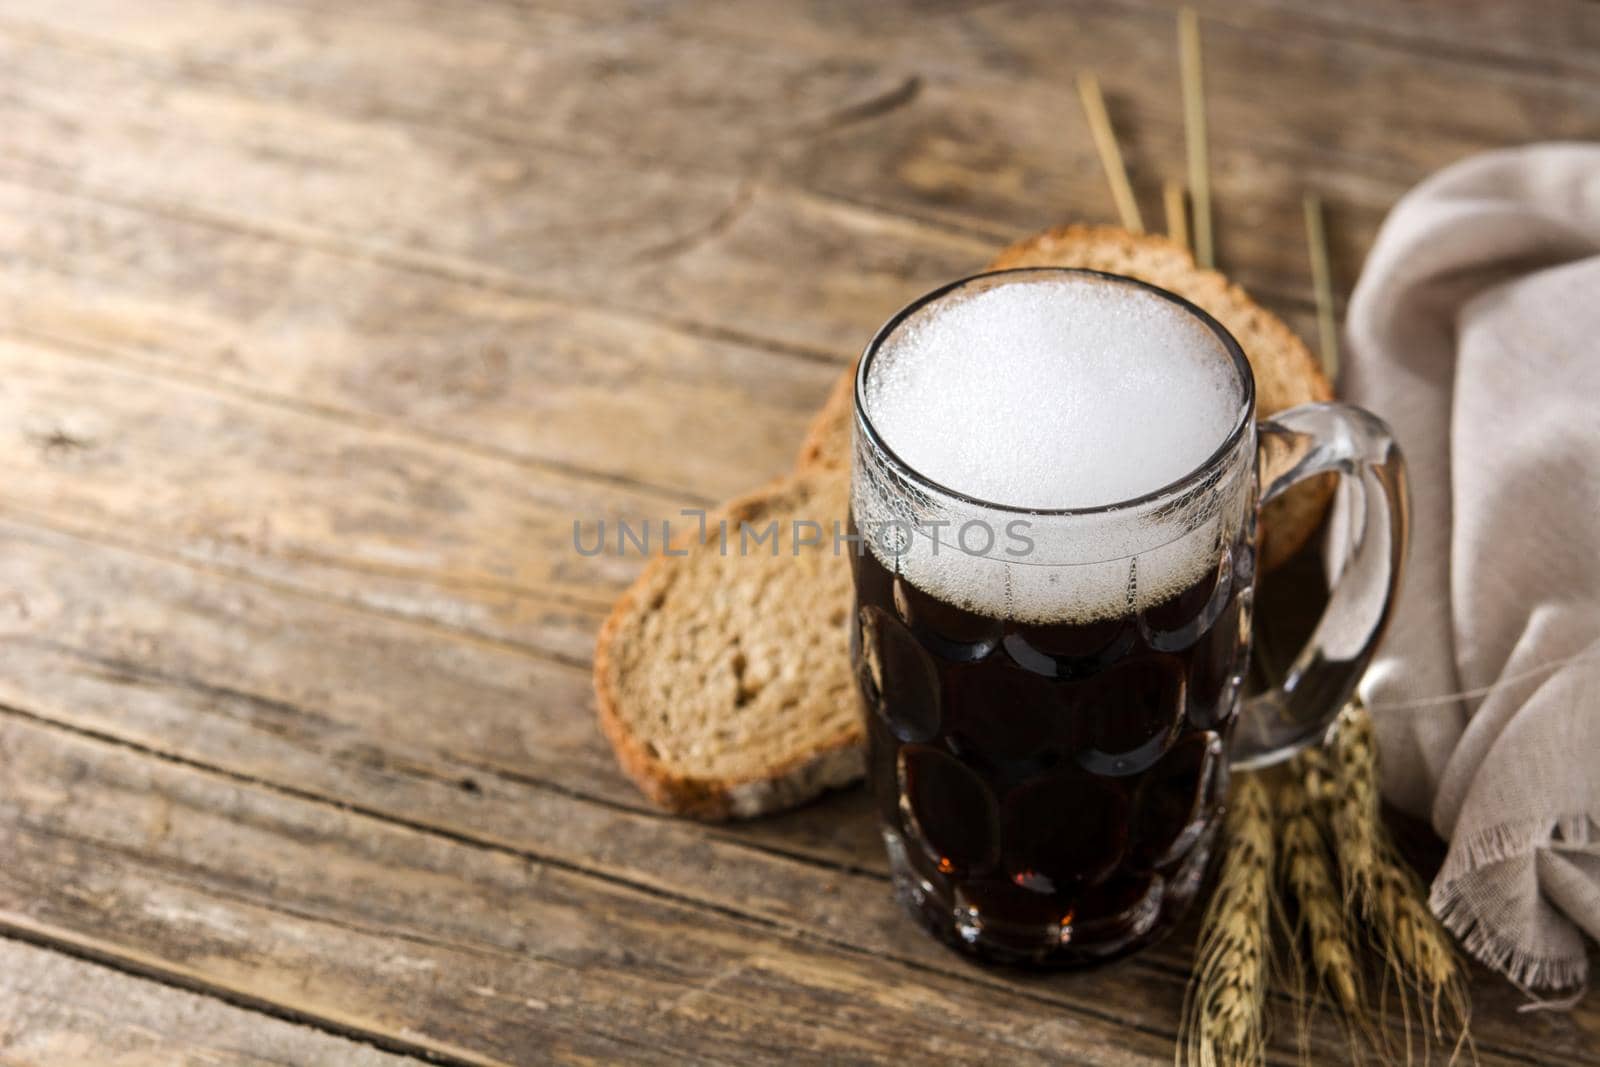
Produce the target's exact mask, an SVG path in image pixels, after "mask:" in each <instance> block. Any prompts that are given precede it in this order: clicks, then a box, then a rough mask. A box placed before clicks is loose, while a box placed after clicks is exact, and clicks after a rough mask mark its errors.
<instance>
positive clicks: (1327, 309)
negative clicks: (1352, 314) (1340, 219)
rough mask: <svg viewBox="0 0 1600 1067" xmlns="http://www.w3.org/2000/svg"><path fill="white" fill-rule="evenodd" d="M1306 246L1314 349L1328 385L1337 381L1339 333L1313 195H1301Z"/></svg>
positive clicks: (1319, 213) (1318, 202)
mask: <svg viewBox="0 0 1600 1067" xmlns="http://www.w3.org/2000/svg"><path fill="white" fill-rule="evenodd" d="M1305 213H1306V247H1307V248H1309V249H1310V251H1311V289H1312V292H1313V293H1314V294H1315V295H1316V299H1317V348H1318V349H1319V351H1320V354H1321V356H1322V370H1323V373H1325V374H1326V375H1327V376H1328V380H1329V381H1330V382H1334V381H1338V380H1339V330H1338V327H1337V326H1335V325H1334V314H1333V267H1332V266H1331V264H1330V260H1329V257H1328V231H1327V228H1326V227H1325V226H1324V225H1323V220H1322V201H1321V199H1319V198H1318V197H1317V195H1316V194H1315V193H1307V194H1306V196H1305Z"/></svg>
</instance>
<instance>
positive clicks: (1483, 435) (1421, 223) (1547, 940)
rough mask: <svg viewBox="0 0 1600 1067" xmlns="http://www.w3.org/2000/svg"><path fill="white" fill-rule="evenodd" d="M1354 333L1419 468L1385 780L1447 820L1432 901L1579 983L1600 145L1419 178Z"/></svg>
mask: <svg viewBox="0 0 1600 1067" xmlns="http://www.w3.org/2000/svg"><path fill="white" fill-rule="evenodd" d="M1347 350H1348V351H1347V357H1346V361H1345V370H1344V373H1345V380H1344V383H1343V389H1342V392H1343V393H1344V395H1345V396H1346V397H1347V398H1348V399H1349V400H1350V401H1352V402H1353V403H1356V404H1360V405H1362V406H1363V407H1367V408H1370V409H1371V410H1373V411H1375V412H1377V413H1378V414H1379V415H1381V416H1382V417H1383V418H1385V419H1386V420H1387V421H1388V422H1389V423H1390V425H1391V426H1392V427H1393V428H1394V431H1395V434H1396V437H1397V438H1398V440H1399V442H1400V446H1401V449H1402V450H1403V452H1404V453H1405V456H1406V460H1407V463H1408V466H1409V468H1410V474H1411V487H1412V500H1413V524H1412V529H1413V531H1414V537H1413V542H1412V549H1411V555H1410V560H1409V564H1408V572H1407V575H1406V581H1405V587H1404V590H1403V592H1402V594H1401V597H1400V601H1399V604H1398V605H1397V607H1396V611H1395V615H1394V618H1393V621H1392V623H1391V627H1390V630H1389V635H1388V637H1387V639H1386V640H1385V642H1384V645H1383V647H1382V649H1381V650H1380V652H1379V655H1378V657H1377V659H1376V660H1375V661H1374V663H1373V666H1372V668H1371V670H1370V671H1369V672H1368V674H1367V677H1366V679H1365V681H1364V682H1363V686H1362V692H1363V696H1364V697H1365V699H1366V700H1367V702H1368V704H1369V705H1370V706H1371V708H1372V711H1373V718H1374V723H1375V725H1376V728H1377V733H1378V742H1379V752H1380V758H1381V761H1382V773H1383V789H1384V795H1385V797H1386V798H1387V799H1388V800H1389V801H1390V802H1391V803H1393V804H1395V805H1396V806H1397V807H1399V808H1400V809H1402V810H1404V811H1407V812H1410V813H1411V814H1414V815H1417V816H1420V817H1423V818H1427V819H1429V820H1430V821H1431V822H1432V824H1433V826H1434V829H1436V830H1437V831H1438V832H1439V834H1440V835H1441V836H1442V837H1444V838H1445V839H1446V840H1448V841H1449V852H1448V855H1447V856H1446V859H1445V862H1444V866H1443V868H1442V869H1441V870H1440V871H1439V874H1438V877H1437V878H1436V879H1435V880H1434V883H1433V887H1432V892H1431V895H1430V904H1431V906H1432V907H1433V910H1434V912H1435V914H1437V915H1438V916H1439V917H1440V919H1442V920H1443V921H1444V923H1445V925H1446V926H1447V927H1449V928H1450V930H1451V931H1452V932H1454V933H1455V934H1456V935H1457V936H1458V937H1460V938H1461V940H1462V943H1463V945H1464V946H1465V947H1466V948H1467V950H1468V951H1469V952H1471V953H1472V954H1473V955H1474V956H1476V957H1477V958H1478V959H1480V960H1482V961H1483V962H1484V963H1486V964H1488V965H1490V966H1492V967H1494V968H1496V969H1497V970H1499V971H1501V972H1502V973H1504V974H1506V975H1507V976H1508V977H1509V978H1511V979H1512V980H1513V981H1514V982H1517V983H1518V984H1520V985H1522V986H1523V987H1524V988H1527V989H1530V990H1537V991H1553V990H1563V989H1570V988H1571V987H1573V986H1576V985H1579V984H1581V983H1583V982H1584V981H1586V979H1587V959H1586V947H1585V944H1584V936H1583V934H1584V932H1587V933H1588V935H1589V936H1590V937H1594V938H1597V939H1600V146H1593V145H1575V144H1557V145H1536V146H1531V147H1528V148H1521V149H1512V150H1507V151H1502V152H1494V153H1490V154H1487V155H1483V156H1478V157H1474V158H1472V159H1469V160H1466V161H1464V162H1461V163H1458V164H1456V165H1454V166H1451V167H1449V168H1447V169H1445V170H1443V171H1441V172H1440V173H1438V174H1436V175H1435V176H1433V177H1432V178H1430V179H1428V180H1427V181H1425V182H1423V183H1422V184H1421V185H1420V186H1418V187H1417V188H1416V189H1414V190H1412V191H1411V192H1410V193H1409V194H1407V195H1406V196H1405V197H1404V198H1403V199H1402V200H1401V201H1400V203H1399V204H1398V205H1397V206H1396V207H1395V209H1394V211H1393V212H1392V213H1391V214H1390V216H1389V217H1388V219H1387V220H1385V222H1384V224H1383V228H1382V230H1381V232H1380V233H1379V235H1378V239H1377V242H1376V244H1375V245H1374V247H1373V250H1372V254H1371V256H1370V257H1369V259H1368V261H1367V265H1366V268H1365V270H1364V271H1363V273H1362V275H1361V279H1360V282H1359V284H1358V285H1357V286H1356V291H1355V294H1354V296H1353V297H1352V299H1351V303H1350V312H1349V317H1348V323H1347ZM1462 694H1466V696H1465V697H1463V695H1462Z"/></svg>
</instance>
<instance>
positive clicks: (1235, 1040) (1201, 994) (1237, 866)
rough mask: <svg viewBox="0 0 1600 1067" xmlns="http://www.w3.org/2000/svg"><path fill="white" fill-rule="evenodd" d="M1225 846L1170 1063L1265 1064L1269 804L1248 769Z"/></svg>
mask: <svg viewBox="0 0 1600 1067" xmlns="http://www.w3.org/2000/svg"><path fill="white" fill-rule="evenodd" d="M1223 834H1224V836H1225V839H1226V847H1225V849H1224V851H1223V856H1222V870H1221V873H1220V874H1219V876H1218V881H1217V887H1216V889H1215V891H1213V893H1212V894H1211V901H1210V903H1208V904H1207V905H1206V912H1205V918H1204V919H1203V920H1202V923H1201V932H1200V944H1199V946H1198V948H1197V949H1196V952H1195V969H1194V975H1193V977H1191V978H1190V980H1189V988H1188V991H1187V992H1186V994H1185V996H1184V1010H1183V1023H1182V1027H1181V1030H1182V1033H1181V1034H1180V1035H1179V1042H1178V1052H1177V1062H1178V1063H1180V1064H1181V1063H1183V1062H1184V1058H1185V1053H1187V1061H1188V1062H1189V1063H1191V1064H1198V1065H1200V1067H1217V1065H1228V1067H1233V1065H1237V1064H1258V1063H1263V1062H1265V1056H1266V1027H1265V1014H1264V1007H1265V1000H1266V988H1267V954H1268V948H1269V946H1268V921H1269V917H1270V911H1271V904H1270V898H1271V892H1272V860H1273V841H1272V810H1271V805H1270V803H1269V801H1268V798H1267V790H1266V788H1265V787H1264V786H1263V785H1262V784H1261V782H1260V780H1259V779H1257V778H1256V776H1254V775H1250V774H1242V775H1240V776H1239V777H1238V778H1237V779H1235V784H1234V788H1233V796H1232V799H1231V801H1230V803H1229V807H1228V813H1227V817H1226V821H1225V823H1224V825H1223Z"/></svg>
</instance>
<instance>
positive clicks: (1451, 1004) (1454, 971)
mask: <svg viewBox="0 0 1600 1067" xmlns="http://www.w3.org/2000/svg"><path fill="white" fill-rule="evenodd" d="M1333 757H1334V760H1333V763H1334V765H1333V784H1334V789H1333V791H1332V794H1331V797H1330V800H1329V812H1330V821H1331V823H1332V826H1333V835H1334V843H1335V845H1336V847H1337V850H1338V856H1339V870H1340V874H1341V876H1342V881H1343V883H1344V897H1345V902H1346V907H1347V908H1351V907H1353V908H1355V909H1357V910H1358V911H1359V913H1360V915H1361V916H1362V918H1363V919H1364V920H1365V921H1366V924H1367V934H1368V937H1369V939H1370V940H1371V941H1372V942H1373V944H1374V945H1375V946H1376V947H1377V948H1378V949H1379V951H1380V952H1381V953H1382V955H1383V959H1384V965H1385V969H1386V973H1387V975H1388V976H1389V977H1390V978H1392V979H1394V981H1395V986H1396V989H1397V990H1398V994H1399V997H1400V1007H1401V1014H1402V1019H1403V1020H1404V1024H1405V1046H1406V1047H1405V1057H1406V1060H1407V1062H1409V1061H1410V1060H1411V1018H1412V1014H1413V1011H1412V1008H1413V1000H1412V998H1413V997H1415V998H1416V999H1417V1001H1419V1002H1420V1003H1419V1004H1417V1005H1416V1006H1417V1007H1418V1008H1419V1009H1420V1011H1419V1012H1418V1014H1419V1015H1420V1017H1421V1019H1422V1021H1423V1023H1424V1033H1423V1039H1424V1048H1425V1049H1426V1044H1427V1039H1428V1037H1429V1036H1430V1035H1431V1036H1432V1037H1434V1038H1443V1037H1444V1035H1445V1029H1446V1027H1447V1026H1448V1027H1449V1028H1450V1029H1453V1030H1456V1031H1457V1032H1458V1035H1459V1036H1458V1038H1457V1041H1456V1044H1455V1050H1454V1051H1455V1052H1456V1053H1459V1052H1460V1051H1461V1049H1462V1048H1463V1047H1466V1048H1470V1041H1471V1039H1470V1037H1469V1035H1468V1029H1467V1025H1468V1019H1469V1014H1470V1004H1469V1000H1468V997H1467V987H1466V977H1465V974H1464V973H1463V971H1462V968H1461V963H1460V960H1459V959H1458V958H1457V956H1456V953H1455V946H1454V944H1453V943H1452V942H1451V940H1450V935H1449V934H1448V933H1447V932H1446V931H1445V929H1444V927H1443V926H1441V925H1440V923H1439V921H1438V920H1437V919H1436V918H1434V916H1433V913H1432V912H1431V911H1429V910H1428V904H1427V897H1426V895H1425V893H1424V891H1423V887H1422V884H1421V882H1420V881H1419V880H1418V878H1417V876H1416V873H1415V872H1414V871H1412V870H1411V868H1410V867H1409V866H1408V865H1407V864H1406V862H1405V861H1404V860H1403V859H1401V858H1400V856H1399V853H1398V852H1397V851H1396V849H1395V846H1394V843H1393V842H1392V841H1391V840H1390V839H1389V836H1388V833H1387V831H1386V830H1385V829H1384V826H1383V821H1382V816H1381V811H1380V808H1379V798H1378V775H1377V743H1376V740H1375V738H1374V737H1373V731H1372V718H1371V716H1370V715H1369V714H1368V713H1367V710H1366V709H1365V708H1364V707H1361V706H1360V705H1359V704H1352V705H1351V706H1349V707H1347V708H1345V710H1344V711H1343V712H1341V713H1340V715H1339V724H1338V729H1337V731H1336V732H1335V734H1334V739H1333ZM1453 1058H1454V1054H1453V1055H1452V1059H1453Z"/></svg>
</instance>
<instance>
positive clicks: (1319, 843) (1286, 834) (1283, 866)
mask: <svg viewBox="0 0 1600 1067" xmlns="http://www.w3.org/2000/svg"><path fill="white" fill-rule="evenodd" d="M1319 762H1320V761H1319V760H1318V759H1317V758H1316V757H1314V756H1313V757H1307V756H1302V757H1300V758H1298V759H1296V760H1295V762H1294V763H1293V764H1292V765H1291V766H1290V768H1289V774H1288V775H1287V776H1286V778H1285V780H1284V781H1283V783H1282V784H1281V785H1280V786H1279V787H1278V792H1277V804H1278V848H1279V856H1278V877H1279V880H1280V883H1281V885H1282V888H1283V893H1284V895H1285V896H1286V897H1288V898H1290V899H1292V900H1293V901H1294V902H1295V923H1294V934H1295V938H1296V940H1297V941H1304V942H1305V945H1306V949H1307V953H1308V955H1309V958H1310V961H1311V973H1312V976H1313V977H1314V978H1315V980H1316V987H1317V990H1318V992H1319V994H1320V995H1321V996H1324V997H1328V998H1331V999H1332V1001H1333V1003H1334V1004H1335V1006H1336V1007H1337V1008H1338V1009H1339V1012H1340V1014H1341V1015H1342V1016H1343V1017H1344V1020H1345V1025H1346V1027H1347V1030H1348V1032H1349V1035H1350V1038H1351V1041H1352V1044H1353V1043H1354V1042H1355V1040H1356V1039H1357V1038H1358V1037H1370V1035H1371V1033H1372V1028H1371V1021H1370V1018H1369V1016H1368V1014H1367V1010H1366V1001H1365V997H1364V995H1363V990H1362V980H1361V965H1360V963H1359V962H1358V961H1357V959H1356V951H1357V950H1356V945H1355V940H1354V936H1353V931H1352V930H1351V929H1350V924H1349V921H1348V917H1347V912H1346V910H1345V902H1344V898H1343V896H1342V895H1341V894H1340V892H1339V886H1338V880H1337V878H1338V876H1337V873H1336V871H1335V870H1334V864H1333V857H1332V856H1331V855H1330V853H1329V850H1328V842H1327V840H1326V838H1325V837H1324V835H1323V826H1322V804H1321V802H1320V801H1319V799H1318V798H1319V797H1321V796H1324V795H1325V793H1324V789H1325V784H1326V776H1325V774H1323V773H1322V769H1321V768H1320V767H1319V766H1317V764H1318V763H1319ZM1304 1007H1305V1009H1306V1013H1307V1014H1308V1013H1309V1010H1310V1008H1311V1007H1312V1004H1310V1003H1306V1004H1305V1005H1304ZM1307 1014H1302V1015H1301V1017H1300V1019H1299V1024H1300V1025H1299V1031H1300V1037H1301V1042H1302V1046H1303V1045H1304V1043H1305V1042H1306V1041H1307V1039H1308V1029H1309V1019H1308V1017H1307Z"/></svg>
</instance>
